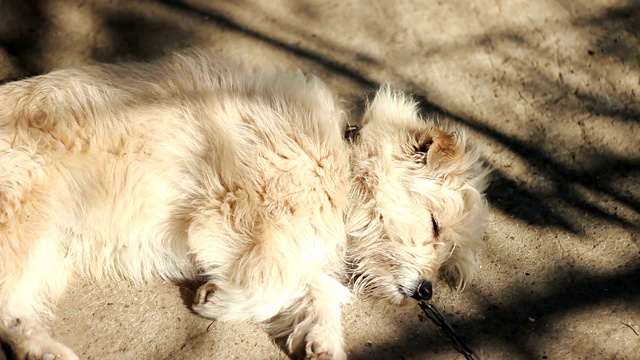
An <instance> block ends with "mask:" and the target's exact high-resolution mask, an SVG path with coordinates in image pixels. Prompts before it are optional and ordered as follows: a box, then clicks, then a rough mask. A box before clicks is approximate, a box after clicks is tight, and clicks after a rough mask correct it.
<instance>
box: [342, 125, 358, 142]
mask: <svg viewBox="0 0 640 360" xmlns="http://www.w3.org/2000/svg"><path fill="white" fill-rule="evenodd" d="M358 135H360V125H347V128H346V129H345V130H344V138H345V140H347V141H349V142H354V141H356V139H357V138H358Z"/></svg>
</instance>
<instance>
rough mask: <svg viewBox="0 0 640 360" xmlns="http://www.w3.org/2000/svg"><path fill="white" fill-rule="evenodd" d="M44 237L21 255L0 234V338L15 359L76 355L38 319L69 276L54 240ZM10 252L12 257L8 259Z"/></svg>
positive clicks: (71, 359) (72, 358)
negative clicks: (0, 263) (12, 250)
mask: <svg viewBox="0 0 640 360" xmlns="http://www.w3.org/2000/svg"><path fill="white" fill-rule="evenodd" d="M48 240H51V239H41V240H39V241H38V243H37V244H34V245H35V246H34V247H33V248H31V249H30V250H29V253H28V256H25V257H22V256H20V255H19V254H17V252H13V254H10V252H11V249H9V246H7V245H10V244H7V243H8V241H6V239H1V238H0V248H1V249H2V251H3V254H2V260H3V262H4V263H3V264H2V265H0V270H2V272H1V273H0V339H2V341H5V342H6V343H7V344H8V345H9V346H10V347H11V349H12V350H13V352H14V353H15V357H16V359H17V360H25V359H27V360H54V359H56V360H76V359H78V357H77V356H76V355H75V354H74V352H73V351H72V350H70V349H69V348H67V347H66V346H64V345H62V344H60V343H58V342H57V341H55V340H53V339H52V338H51V336H50V335H49V332H48V330H47V329H46V327H45V326H44V325H43V323H42V321H43V318H45V317H46V316H47V315H49V314H50V312H49V309H48V305H49V302H50V301H52V300H55V298H57V297H58V296H59V294H60V293H61V292H62V290H63V289H64V288H65V287H66V285H67V283H68V280H69V277H70V268H69V266H68V265H67V264H66V263H65V259H64V257H63V256H61V254H60V250H59V249H58V248H57V244H56V243H57V242H50V241H48ZM56 240H57V239H56ZM12 255H13V256H14V259H13V260H9V257H10V256H12ZM16 255H18V256H16ZM19 261H22V263H19Z"/></svg>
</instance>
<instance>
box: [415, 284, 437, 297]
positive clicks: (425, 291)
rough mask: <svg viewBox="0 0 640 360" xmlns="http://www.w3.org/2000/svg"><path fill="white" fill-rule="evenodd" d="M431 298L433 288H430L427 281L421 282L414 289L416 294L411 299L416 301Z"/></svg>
mask: <svg viewBox="0 0 640 360" xmlns="http://www.w3.org/2000/svg"><path fill="white" fill-rule="evenodd" d="M432 296H433V286H431V282H429V281H427V280H422V282H421V283H420V286H418V288H417V289H416V292H415V293H414V294H413V298H414V299H416V300H429V299H431V297H432Z"/></svg>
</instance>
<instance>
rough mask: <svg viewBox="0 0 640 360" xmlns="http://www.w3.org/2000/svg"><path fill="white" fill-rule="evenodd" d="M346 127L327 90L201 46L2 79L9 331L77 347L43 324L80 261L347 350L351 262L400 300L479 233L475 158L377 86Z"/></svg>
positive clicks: (457, 258)
mask: <svg viewBox="0 0 640 360" xmlns="http://www.w3.org/2000/svg"><path fill="white" fill-rule="evenodd" d="M362 122H363V127H362V130H361V131H360V134H359V136H358V137H357V138H356V139H355V140H353V141H346V140H345V139H344V138H343V130H344V128H345V125H346V122H345V116H344V114H343V113H342V111H341V110H340V109H339V107H338V106H337V105H336V102H335V100H334V99H333V96H332V95H331V93H330V92H329V91H328V90H327V88H326V87H325V86H324V85H323V84H321V83H320V81H318V80H317V79H315V78H308V77H305V76H303V75H302V74H300V73H283V72H278V71H274V72H246V71H244V70H243V69H242V68H241V67H236V66H229V65H227V64H224V63H223V62H221V61H220V60H218V59H217V58H216V57H215V56H212V55H210V54H207V53H196V52H194V53H189V54H186V55H185V54H183V55H177V56H173V57H170V58H168V59H165V60H163V61H161V62H158V63H151V64H131V65H121V66H100V67H89V68H85V69H80V70H63V71H58V72H53V73H51V74H48V75H44V76H39V77H35V78H31V79H26V80H22V81H18V82H14V83H8V84H5V85H3V86H2V87H0V338H1V339H2V340H3V341H5V342H7V343H8V344H9V345H10V346H11V347H12V349H13V351H14V352H15V354H16V355H17V358H18V359H43V360H45V359H47V360H48V359H53V358H56V359H65V360H71V359H77V356H76V355H75V354H74V353H73V351H72V350H70V349H68V348H67V347H65V346H64V345H62V344H60V343H58V342H56V341H54V340H53V339H51V337H50V335H49V334H48V332H47V330H46V329H45V328H44V327H43V325H42V319H43V317H45V316H47V315H49V314H50V304H51V303H52V302H53V301H55V300H56V298H58V297H59V296H60V295H61V293H62V292H63V291H64V289H65V287H66V285H67V283H68V282H69V281H70V279H72V278H73V277H74V276H75V275H76V274H79V275H81V276H85V277H88V278H92V279H96V280H97V281H101V280H104V279H108V278H111V279H113V278H124V279H129V280H133V281H134V282H137V281H144V280H147V279H150V278H152V277H160V278H163V279H169V280H183V279H196V280H201V281H206V284H205V285H203V286H202V287H201V288H200V289H199V291H198V294H197V296H196V299H195V302H194V307H193V308H194V310H195V311H197V312H198V313H200V314H202V315H204V316H207V317H211V318H215V319H218V320H242V321H250V322H255V323H259V324H262V325H263V326H264V327H265V328H266V329H267V330H268V331H269V332H270V333H271V334H272V335H273V336H274V337H275V338H283V339H285V340H286V344H287V346H288V348H289V351H291V353H292V354H295V353H297V352H298V351H300V352H302V353H304V354H305V355H304V356H306V357H307V358H321V357H322V358H335V359H341V358H344V357H346V355H345V352H344V350H343V341H342V330H341V325H340V306H341V304H343V303H344V302H345V301H347V300H348V297H349V291H348V290H347V288H346V287H345V286H344V285H343V282H342V281H343V280H348V279H346V278H345V277H344V274H345V269H346V270H347V272H346V274H348V275H347V276H349V275H350V279H351V281H352V285H353V288H354V289H355V290H356V291H361V292H365V293H373V294H377V295H378V296H380V297H383V298H387V299H389V300H391V301H393V302H396V303H397V302H401V301H403V299H405V298H407V297H409V296H412V294H414V293H415V292H416V291H417V287H418V286H419V284H420V283H421V282H424V281H425V280H426V281H431V282H435V281H436V277H437V274H438V272H439V270H440V269H441V267H442V269H444V270H448V273H450V274H452V275H454V276H457V277H458V278H459V281H460V285H464V284H465V283H466V282H467V281H468V279H469V278H470V276H471V274H472V272H473V269H474V268H475V258H476V253H477V251H478V250H479V249H480V248H481V241H480V237H481V232H482V229H481V224H482V221H483V216H484V214H485V212H486V210H485V203H484V200H483V196H482V191H483V190H484V187H485V182H484V174H485V173H486V171H485V169H484V167H483V166H482V164H481V162H480V161H479V158H478V153H477V152H476V151H475V150H473V149H471V148H470V147H469V145H468V144H467V141H466V139H465V138H464V136H463V135H461V134H460V133H454V132H450V131H447V130H443V129H442V128H439V127H436V126H435V124H433V123H432V122H427V121H425V120H423V119H421V118H420V117H419V116H418V114H417V106H416V104H415V103H414V102H412V101H411V100H409V99H408V98H407V97H405V96H404V95H402V94H400V93H397V92H394V91H392V90H390V89H389V88H387V87H385V88H383V89H382V90H380V91H379V92H378V94H377V95H376V96H375V98H374V99H373V100H372V101H371V102H370V103H369V104H368V105H367V109H366V111H365V114H364V117H363V121H362Z"/></svg>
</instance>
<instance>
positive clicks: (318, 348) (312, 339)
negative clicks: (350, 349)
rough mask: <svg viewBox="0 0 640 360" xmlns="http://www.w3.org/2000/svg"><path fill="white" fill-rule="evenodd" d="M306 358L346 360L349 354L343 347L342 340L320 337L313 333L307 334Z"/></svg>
mask: <svg viewBox="0 0 640 360" xmlns="http://www.w3.org/2000/svg"><path fill="white" fill-rule="evenodd" d="M305 353H306V354H305V359H308V360H311V359H314V360H316V359H317V360H344V359H346V358H347V354H346V353H345V352H344V350H343V349H342V342H341V341H336V339H333V341H332V339H330V338H329V337H325V338H319V337H318V336H314V335H313V334H309V335H307V344H306V345H305Z"/></svg>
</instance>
